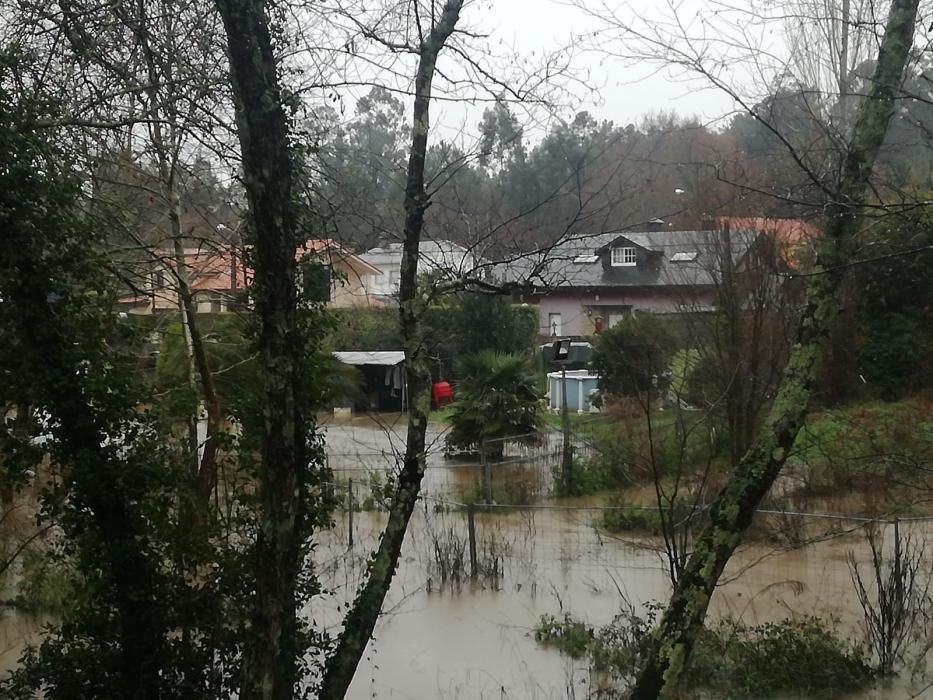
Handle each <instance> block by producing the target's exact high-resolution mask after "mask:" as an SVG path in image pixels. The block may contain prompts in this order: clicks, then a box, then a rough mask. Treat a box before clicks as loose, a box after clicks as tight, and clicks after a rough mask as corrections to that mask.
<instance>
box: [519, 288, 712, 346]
mask: <svg viewBox="0 0 933 700" xmlns="http://www.w3.org/2000/svg"><path fill="white" fill-rule="evenodd" d="M525 301H527V302H528V303H530V304H537V306H538V332H539V333H540V334H541V335H544V336H546V335H550V334H551V330H550V327H549V325H548V319H549V318H550V314H554V313H558V314H560V315H561V335H563V336H588V335H592V334H593V332H594V318H595V317H597V316H601V317H602V319H603V328H607V327H608V315H609V313H610V312H613V313H617V312H619V311H621V308H620V307H630V308H631V309H632V310H633V311H648V312H652V313H662V314H663V313H668V314H669V313H684V312H690V311H698V310H709V309H710V308H712V306H713V305H714V303H715V293H714V292H713V291H712V290H692V291H691V292H686V291H680V290H671V291H665V290H644V291H642V290H624V291H617V290H609V291H606V290H601V291H599V292H553V293H550V294H547V295H540V296H536V297H534V298H526V299H525ZM588 312H589V313H588Z"/></svg>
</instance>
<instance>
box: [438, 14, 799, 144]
mask: <svg viewBox="0 0 933 700" xmlns="http://www.w3.org/2000/svg"><path fill="white" fill-rule="evenodd" d="M577 1H578V2H584V1H585V3H586V5H587V7H588V8H590V9H591V10H592V11H593V12H594V13H605V12H606V11H607V8H609V9H610V10H611V11H614V12H616V13H618V15H617V16H619V17H620V18H622V19H624V20H626V21H628V20H629V19H631V20H632V21H633V22H635V23H636V24H638V25H640V26H653V27H656V28H657V27H662V28H663V27H670V26H671V24H670V21H671V19H672V16H673V14H674V9H673V8H674V6H672V5H669V4H668V3H667V2H665V1H663V0H662V2H657V3H656V2H652V1H651V0H642V1H641V2H631V3H630V2H625V1H624V0H619V1H616V0H577ZM754 1H755V0H735V1H734V2H733V4H732V6H731V7H732V8H734V10H735V13H734V14H733V18H734V17H737V16H741V15H742V14H743V13H744V12H745V11H746V10H747V9H748V7H749V6H750V3H752V2H754ZM572 3H573V0H478V1H476V2H473V3H470V4H468V5H467V8H466V9H465V11H464V13H463V16H462V20H463V21H464V22H465V23H466V24H467V25H468V26H469V27H470V28H471V29H475V30H477V31H479V32H481V33H483V34H488V35H489V48H490V49H491V51H492V52H494V53H496V54H499V55H500V56H504V55H507V54H509V53H511V52H514V53H515V54H516V55H518V56H522V57H524V59H526V60H528V62H529V65H531V64H533V63H534V61H535V60H536V59H537V60H540V58H541V57H542V55H543V54H545V53H548V52H554V51H555V50H557V49H559V48H562V47H568V46H572V47H573V51H574V55H573V60H572V66H573V68H574V70H575V73H576V76H577V77H579V78H581V79H582V80H583V81H584V82H585V83H586V84H587V85H589V86H590V87H592V88H594V89H593V90H588V89H586V88H585V87H584V86H583V85H582V84H575V83H572V82H571V83H570V85H571V87H570V92H571V93H572V95H573V97H574V100H573V103H572V105H571V104H570V103H569V101H568V102H567V103H564V104H565V109H564V110H562V112H561V113H560V116H561V117H564V118H566V117H567V116H568V115H569V114H571V113H572V112H573V111H575V110H580V109H585V110H588V111H590V112H591V113H593V114H594V115H595V116H597V117H598V118H600V119H610V120H612V121H613V122H615V123H616V124H627V123H630V122H638V121H639V120H640V119H641V118H642V117H643V116H645V115H646V114H649V113H655V112H658V111H670V110H675V111H676V112H677V113H678V114H681V115H684V116H697V117H699V118H700V119H702V120H704V121H710V122H713V121H716V120H721V119H723V117H725V116H726V115H730V114H732V113H734V110H735V109H736V106H737V105H736V103H735V101H734V100H733V99H732V98H731V97H730V96H729V95H728V94H726V93H725V92H724V91H722V90H720V89H717V88H715V87H712V86H710V84H709V82H708V81H707V80H705V79H702V78H698V77H696V76H695V75H688V74H686V73H685V72H684V71H683V70H682V69H674V68H671V67H669V66H665V65H664V64H663V62H662V61H654V62H650V61H647V60H645V61H631V60H621V59H618V58H616V57H613V56H612V55H608V54H609V53H610V52H618V51H619V50H624V49H622V48H621V45H620V43H619V37H620V32H613V31H612V30H607V29H606V25H605V23H604V22H600V21H599V20H597V19H595V18H594V17H592V16H588V15H587V13H586V12H584V11H583V10H581V9H580V7H577V6H574V4H572ZM717 12H718V15H717ZM676 14H677V16H678V17H679V18H680V19H681V21H683V22H685V23H686V26H687V28H688V30H689V32H690V33H691V34H694V33H696V32H704V33H706V35H707V36H709V33H716V32H717V31H718V32H720V33H723V32H725V33H726V34H728V33H729V31H730V30H731V22H732V21H733V20H731V19H730V20H729V21H728V22H727V21H724V20H722V19H721V18H722V16H723V6H722V5H721V4H720V3H718V2H717V1H716V0H679V2H677V3H676ZM717 16H718V17H719V18H720V20H719V22H720V23H719V25H718V26H717V25H715V24H711V23H710V20H709V19H706V20H704V18H713V19H712V21H713V22H715V21H717V20H716V19H715V17H717ZM783 26H784V25H783V23H782V22H772V23H770V25H769V26H768V27H767V29H766V30H763V29H762V28H757V29H755V30H753V31H748V29H747V28H746V30H745V31H747V32H748V33H747V34H745V35H744V36H742V37H741V40H742V41H744V42H746V43H758V42H764V40H763V38H762V36H760V34H762V33H766V34H768V35H769V36H770V37H771V47H772V48H773V46H774V45H782V43H783V39H782V37H781V36H780V34H781V32H782V31H783ZM726 27H728V29H726ZM597 32H600V34H599V36H598V37H594V35H595V34H596V33H597ZM581 35H583V36H584V37H585V38H584V40H583V41H581V40H580V38H579V37H580V36H581ZM730 38H734V37H730ZM594 42H595V45H593V43H594ZM723 50H724V51H726V50H730V49H726V48H724V49H723ZM731 50H733V51H734V49H731ZM447 60H448V61H450V60H451V59H450V57H447ZM440 65H441V67H442V68H444V67H445V65H447V66H449V63H448V64H445V63H444V59H443V58H442V61H441V64H440ZM730 79H731V80H732V81H733V84H735V81H736V80H739V78H737V77H736V76H735V75H732V76H731V77H730ZM740 80H741V81H742V82H744V83H746V85H745V86H744V87H747V88H748V89H749V91H750V92H754V91H756V90H759V88H760V87H761V86H760V85H756V84H755V82H756V79H755V77H752V75H751V74H749V75H745V76H742V77H741V79H740ZM759 82H760V80H759ZM744 87H743V89H744ZM482 109H483V107H482V106H479V107H473V108H470V107H466V106H464V105H459V104H449V103H448V104H445V103H438V104H437V105H436V108H435V119H434V124H435V126H436V127H438V130H439V133H441V134H444V135H445V137H449V136H451V135H452V134H454V133H455V132H457V131H458V130H461V129H465V130H467V131H472V130H473V128H475V123H476V122H477V121H478V119H479V115H480V114H481V113H482ZM537 116H538V117H541V115H540V114H538V115H537ZM551 118H553V117H551ZM532 123H534V120H532ZM534 131H535V129H534V127H533V126H532V128H531V132H532V133H533V132H534Z"/></svg>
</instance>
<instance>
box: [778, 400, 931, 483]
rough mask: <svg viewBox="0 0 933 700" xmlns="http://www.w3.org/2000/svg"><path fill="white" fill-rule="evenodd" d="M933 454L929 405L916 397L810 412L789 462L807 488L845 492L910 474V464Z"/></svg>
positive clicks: (924, 460) (922, 461)
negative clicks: (799, 470) (803, 476)
mask: <svg viewBox="0 0 933 700" xmlns="http://www.w3.org/2000/svg"><path fill="white" fill-rule="evenodd" d="M931 457H933V404H931V403H930V402H928V401H925V400H923V399H920V398H912V399H905V400H903V401H897V402H892V403H885V402H881V401H874V402H869V403H861V404H854V405H851V406H845V407H842V408H837V409H832V410H828V411H821V412H818V413H815V414H813V415H812V416H810V418H809V420H808V421H807V423H806V425H805V426H804V428H803V429H802V430H801V431H800V434H799V435H798V436H797V441H796V442H795V443H794V449H793V451H792V452H791V457H790V460H789V462H790V463H791V464H792V465H793V464H796V465H797V466H798V467H802V468H803V469H804V471H805V473H806V486H807V489H808V490H810V491H811V492H814V493H817V492H823V491H826V492H834V493H838V492H840V491H848V490H853V489H856V488H858V487H860V486H864V485H868V484H870V483H873V482H878V481H879V480H881V481H891V480H895V481H904V480H905V479H908V480H909V479H910V478H911V472H912V471H913V472H916V470H915V469H914V470H912V469H911V465H918V464H925V463H927V462H928V461H929V459H930V458H931Z"/></svg>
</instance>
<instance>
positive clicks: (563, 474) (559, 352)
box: [553, 340, 573, 486]
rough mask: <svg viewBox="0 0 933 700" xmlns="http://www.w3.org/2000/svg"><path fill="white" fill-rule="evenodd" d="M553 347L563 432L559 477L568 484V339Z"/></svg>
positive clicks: (570, 465)
mask: <svg viewBox="0 0 933 700" xmlns="http://www.w3.org/2000/svg"><path fill="white" fill-rule="evenodd" d="M553 347H554V361H555V362H559V363H560V428H561V432H562V433H563V446H562V450H561V460H560V478H561V479H562V480H563V482H564V486H568V485H569V484H570V480H571V475H572V474H573V441H572V435H571V432H570V412H569V411H568V410H567V363H568V362H569V361H570V341H569V340H558V341H557V342H556V343H554V345H553Z"/></svg>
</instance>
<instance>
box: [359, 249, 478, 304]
mask: <svg viewBox="0 0 933 700" xmlns="http://www.w3.org/2000/svg"><path fill="white" fill-rule="evenodd" d="M359 257H361V258H362V259H363V260H365V261H366V262H367V263H369V264H370V265H372V266H373V267H376V268H378V269H379V270H381V271H382V274H381V275H377V276H375V277H374V278H373V279H372V290H371V293H372V294H374V295H376V296H379V297H394V296H396V295H397V294H398V286H399V279H400V273H401V269H402V244H401V243H389V244H388V245H386V246H383V247H380V248H373V249H372V250H368V251H366V252H365V253H363V254H361V255H360V256H359ZM482 262H483V261H482V259H481V258H480V257H478V256H477V255H476V254H475V253H473V252H472V251H470V250H468V249H466V248H464V247H463V246H461V245H457V244H456V243H452V242H450V241H421V245H420V246H419V260H418V274H424V273H430V272H440V273H442V274H443V275H445V276H449V277H459V276H461V275H464V274H467V273H471V272H472V271H473V270H475V269H476V268H477V266H478V265H479V264H481V263H482Z"/></svg>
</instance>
